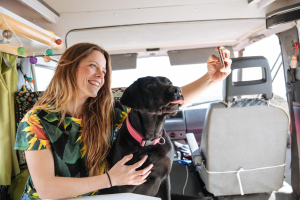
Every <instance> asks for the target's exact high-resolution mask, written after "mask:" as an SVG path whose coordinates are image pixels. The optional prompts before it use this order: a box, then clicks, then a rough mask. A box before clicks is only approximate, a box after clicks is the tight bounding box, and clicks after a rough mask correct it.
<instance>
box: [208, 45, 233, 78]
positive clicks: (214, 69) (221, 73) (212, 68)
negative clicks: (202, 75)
mask: <svg viewBox="0 0 300 200" xmlns="http://www.w3.org/2000/svg"><path fill="white" fill-rule="evenodd" d="M220 49H221V52H222V55H223V59H224V64H225V67H223V66H222V64H221V62H220V58H219V57H217V56H215V55H214V54H212V55H210V56H209V58H208V60H207V70H208V73H207V74H208V75H209V77H210V79H211V81H212V82H214V83H216V82H219V81H223V80H224V79H225V78H226V77H227V76H228V75H229V74H230V72H231V68H230V66H231V63H232V61H231V59H230V58H229V57H230V51H229V50H227V49H226V48H224V47H220ZM216 51H218V49H217V48H216Z"/></svg>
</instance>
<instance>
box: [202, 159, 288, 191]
mask: <svg viewBox="0 0 300 200" xmlns="http://www.w3.org/2000/svg"><path fill="white" fill-rule="evenodd" d="M201 166H202V167H203V169H204V170H205V171H206V172H207V173H209V174H224V173H226V174H227V173H237V174H236V176H237V179H238V181H239V186H240V192H241V195H244V191H243V187H242V182H241V177H240V173H241V172H246V171H254V170H261V169H271V168H275V167H284V166H285V163H284V164H282V165H277V166H270V167H260V168H255V169H246V170H245V169H243V168H240V169H239V170H238V171H225V172H210V171H208V170H207V169H206V168H205V166H204V164H203V162H202V163H201Z"/></svg>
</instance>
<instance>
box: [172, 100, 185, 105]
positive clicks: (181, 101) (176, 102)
mask: <svg viewBox="0 0 300 200" xmlns="http://www.w3.org/2000/svg"><path fill="white" fill-rule="evenodd" d="M170 103H172V104H180V105H183V104H184V101H183V99H178V100H174V101H171V102H170Z"/></svg>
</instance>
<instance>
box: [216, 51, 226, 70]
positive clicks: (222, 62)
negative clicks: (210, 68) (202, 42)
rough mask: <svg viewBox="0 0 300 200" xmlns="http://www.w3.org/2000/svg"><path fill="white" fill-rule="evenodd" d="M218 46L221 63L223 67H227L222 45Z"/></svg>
mask: <svg viewBox="0 0 300 200" xmlns="http://www.w3.org/2000/svg"><path fill="white" fill-rule="evenodd" d="M217 48H218V53H219V58H220V61H221V65H222V67H225V63H224V59H223V55H222V52H221V49H220V47H217Z"/></svg>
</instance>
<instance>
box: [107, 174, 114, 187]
mask: <svg viewBox="0 0 300 200" xmlns="http://www.w3.org/2000/svg"><path fill="white" fill-rule="evenodd" d="M106 175H107V178H108V181H109V187H112V186H113V185H112V183H111V178H110V175H109V173H108V172H106Z"/></svg>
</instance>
